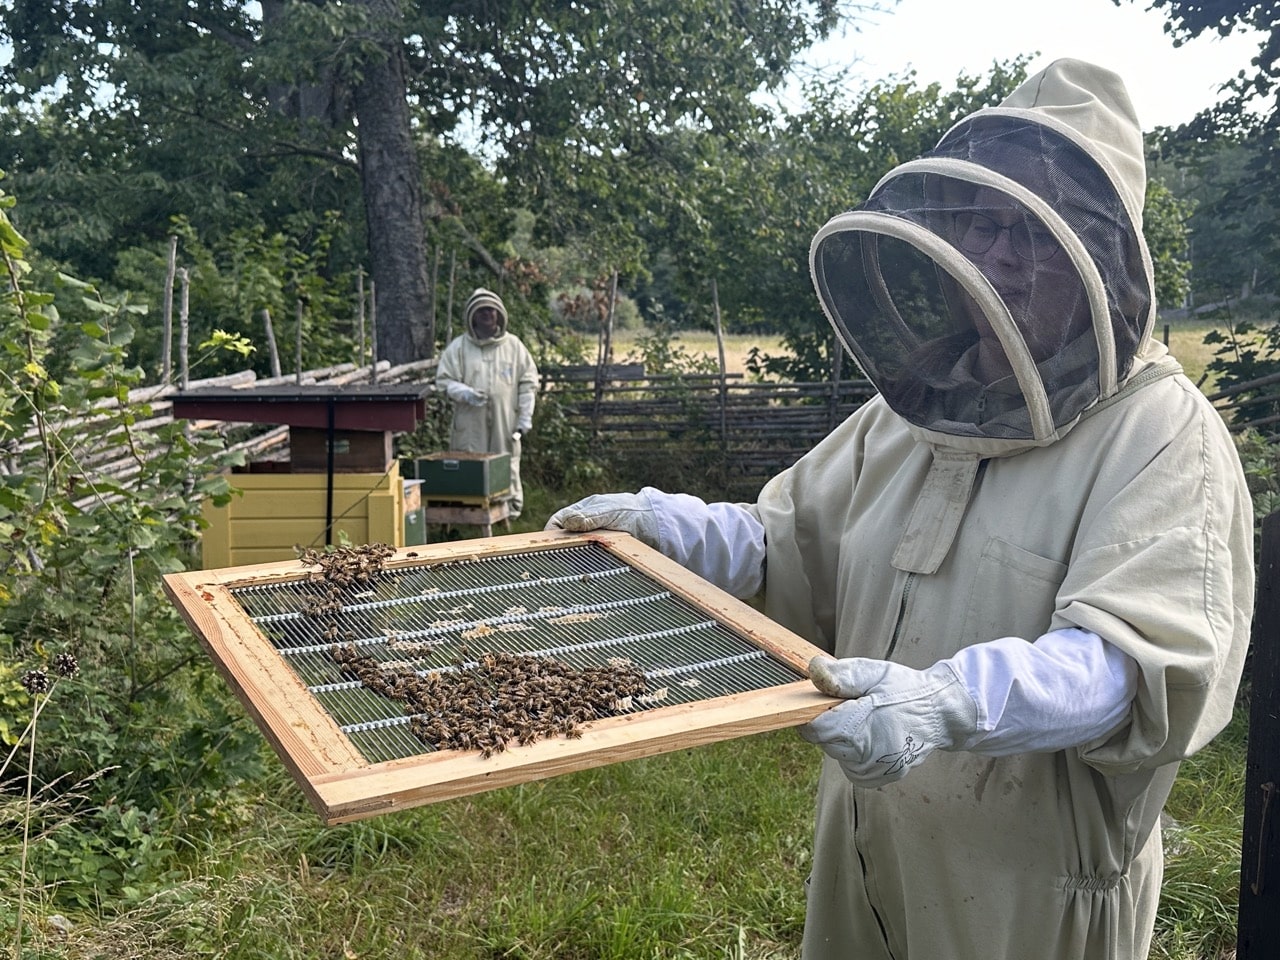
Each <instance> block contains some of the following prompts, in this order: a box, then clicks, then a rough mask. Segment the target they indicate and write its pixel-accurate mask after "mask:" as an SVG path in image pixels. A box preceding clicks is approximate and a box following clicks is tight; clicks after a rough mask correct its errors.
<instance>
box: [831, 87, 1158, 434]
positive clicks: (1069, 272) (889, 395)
mask: <svg viewBox="0 0 1280 960" xmlns="http://www.w3.org/2000/svg"><path fill="white" fill-rule="evenodd" d="M1033 114H1034V111H1031V110H1022V111H1008V112H1001V111H999V110H992V111H983V112H980V113H978V114H975V115H973V116H972V117H970V118H969V119H967V120H965V121H962V122H961V123H960V124H958V125H957V126H956V127H954V128H953V129H952V130H951V131H950V132H949V133H948V134H947V135H946V136H945V137H944V138H943V139H942V141H941V142H940V143H939V144H938V146H937V148H936V149H935V150H933V151H932V152H931V153H929V154H928V155H926V156H925V157H922V158H921V159H919V160H915V161H912V162H910V163H907V164H903V165H902V166H900V167H898V168H897V169H895V170H894V171H892V172H891V173H890V174H889V175H888V176H886V177H885V178H884V179H883V180H882V181H881V182H880V183H879V184H878V185H877V186H876V188H875V190H873V191H872V194H871V196H870V198H869V199H868V200H867V201H866V203H864V204H863V205H862V206H861V207H859V208H858V209H856V210H853V211H850V212H848V213H845V214H841V215H840V216H838V217H836V218H834V219H833V220H832V221H830V222H829V223H828V224H827V225H826V226H825V227H823V228H822V230H820V231H819V233H818V235H817V236H816V237H815V238H814V242H813V248H812V255H811V259H812V269H813V276H814V282H815V285H816V286H817V289H818V294H819V296H820V298H821V300H822V303H823V306H824V308H825V309H826V312H827V315H828V317H829V318H830V320H831V322H832V324H833V326H834V327H835V329H836V332H837V333H838V334H839V336H840V338H841V340H842V341H843V343H844V345H845V347H846V348H847V349H848V350H849V351H850V353H852V354H853V355H854V357H855V358H856V359H857V360H858V362H859V364H860V365H861V366H862V369H863V371H864V372H865V373H866V375H867V377H868V378H869V379H870V380H871V381H872V382H873V383H875V385H876V386H877V387H878V388H879V389H880V391H881V393H882V394H883V395H884V398H885V400H886V401H887V402H888V404H889V406H890V407H892V408H893V409H894V410H895V411H896V412H897V413H899V414H900V415H901V416H902V417H904V418H905V419H906V420H907V421H909V422H910V423H913V424H915V425H917V426H918V427H921V428H924V429H926V430H929V431H933V432H936V433H940V434H945V435H947V436H950V437H973V438H982V439H992V440H1010V441H1024V442H1025V441H1030V442H1033V443H1034V442H1047V441H1049V440H1051V439H1053V438H1054V437H1056V436H1057V435H1059V434H1060V432H1061V431H1062V430H1063V429H1064V428H1066V427H1068V426H1069V425H1070V424H1071V423H1073V422H1074V421H1075V420H1076V419H1077V418H1078V417H1079V416H1080V414H1081V413H1082V412H1083V411H1084V410H1085V409H1087V408H1088V407H1089V406H1090V405H1092V404H1093V403H1095V402H1096V401H1097V400H1098V399H1099V398H1101V397H1106V396H1109V395H1110V394H1112V393H1114V392H1115V390H1116V389H1117V385H1118V384H1120V383H1122V382H1123V381H1124V379H1125V377H1126V376H1127V375H1128V373H1129V371H1130V369H1131V367H1132V365H1133V360H1134V356H1135V354H1136V353H1137V351H1138V349H1139V346H1140V344H1141V342H1142V340H1143V338H1144V337H1145V335H1146V330H1147V327H1148V325H1149V322H1150V315H1151V312H1152V310H1153V307H1154V304H1153V298H1152V294H1151V281H1150V271H1149V262H1150V261H1149V257H1148V255H1147V253H1146V248H1145V246H1144V244H1143V241H1142V238H1141V230H1140V225H1139V224H1136V223H1135V222H1134V219H1133V217H1132V216H1131V214H1130V213H1129V212H1128V211H1127V210H1126V207H1125V203H1124V200H1123V197H1122V194H1121V192H1120V190H1119V189H1118V186H1117V184H1116V183H1115V182H1113V179H1112V177H1111V176H1110V175H1109V173H1108V169H1109V168H1108V167H1107V166H1106V165H1105V164H1104V163H1101V162H1100V161H1099V160H1098V159H1097V158H1096V157H1095V156H1094V155H1093V154H1092V153H1091V152H1090V150H1089V149H1088V144H1087V141H1084V142H1082V140H1081V138H1078V137H1072V136H1069V135H1068V134H1067V133H1066V132H1063V131H1062V130H1060V129H1058V128H1057V126H1056V125H1054V124H1046V123H1040V122H1037V121H1036V119H1035V118H1034V116H1033Z"/></svg>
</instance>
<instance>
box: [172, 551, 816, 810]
mask: <svg viewBox="0 0 1280 960" xmlns="http://www.w3.org/2000/svg"><path fill="white" fill-rule="evenodd" d="M584 542H590V543H595V544H599V545H601V546H603V547H605V548H606V549H607V550H608V551H609V553H610V554H612V555H613V556H615V557H616V558H617V559H619V560H620V561H622V562H624V563H626V564H628V565H630V566H631V567H632V568H633V569H635V570H637V571H638V572H640V573H642V574H644V575H646V576H648V577H650V578H651V579H653V580H655V581H657V582H658V583H660V584H661V585H662V586H663V587H664V588H665V589H667V590H669V591H670V592H671V593H672V594H674V595H676V596H679V597H681V598H683V599H684V600H685V601H687V602H689V603H690V604H692V605H693V606H694V607H696V608H697V609H699V610H700V611H702V613H703V614H705V615H706V616H707V617H708V618H710V619H714V620H716V621H719V622H720V623H721V624H722V625H724V626H725V627H727V628H728V629H729V630H731V631H732V632H733V633H735V634H736V635H737V636H739V637H741V638H742V639H744V640H746V641H747V642H749V643H750V644H752V645H753V646H755V647H757V648H759V649H761V650H763V651H765V652H767V653H769V654H770V655H772V656H773V657H774V658H775V659H777V660H780V661H782V662H783V663H785V664H787V665H788V666H789V667H791V668H793V669H794V670H796V671H797V672H798V673H799V674H800V675H801V676H807V671H808V663H809V660H810V659H811V658H812V657H813V656H815V655H817V654H818V653H820V652H821V651H820V650H818V649H817V648H816V647H814V646H813V645H811V644H809V643H808V642H807V641H805V640H803V639H802V638H801V637H799V636H797V635H795V634H793V633H791V632H790V631H787V630H785V629H784V628H782V627H780V626H779V625H778V624H776V623H774V622H773V621H771V620H769V619H768V618H767V617H765V616H764V615H763V614H762V613H760V612H759V611H757V610H755V609H753V608H752V607H750V606H748V605H747V604H745V603H743V602H741V601H739V600H736V599H734V598H733V597H731V596H729V595H728V594H726V593H724V592H723V591H721V590H719V589H717V588H716V587H714V586H712V585H711V584H709V583H707V582H706V581H704V580H702V579H700V578H698V577H696V576H694V575H693V574H691V573H690V572H689V571H688V570H685V569H684V568H683V567H681V566H679V565H678V564H676V563H674V562H673V561H671V560H668V559H667V558H666V557H664V556H662V555H661V554H660V553H658V552H657V551H655V550H652V549H650V548H648V547H646V546H644V545H643V544H641V543H640V542H639V541H637V540H635V539H633V538H631V537H629V536H627V535H625V534H621V533H614V532H612V531H597V532H593V533H589V534H566V533H563V532H560V531H550V532H540V533H528V534H513V535H508V536H503V537H496V538H491V539H485V540H469V541H454V542H451V543H442V544H431V545H427V546H417V547H405V548H402V549H400V550H397V551H396V552H395V555H394V556H392V557H391V558H390V559H388V560H387V561H386V562H385V564H384V567H383V569H385V570H394V569H395V568H396V567H401V566H412V565H421V564H423V563H424V562H443V561H455V560H471V559H483V558H485V557H488V556H495V555H510V554H516V553H524V552H529V551H537V550H545V549H551V548H557V547H564V546H570V545H573V544H575V543H584ZM310 572H311V568H308V567H304V566H302V565H301V564H300V563H299V562H298V561H289V562H281V563H267V564H257V565H254V566H246V567H233V568H226V569H221V570H198V571H190V572H186V573H178V574H170V575H168V576H166V577H165V578H164V585H165V591H166V593H167V594H168V595H169V597H170V598H171V599H172V600H173V602H174V603H175V605H176V606H177V607H178V609H179V610H180V611H181V613H182V616H183V618H184V619H185V620H186V622H187V623H188V625H189V626H190V627H191V629H192V630H193V631H194V632H195V634H196V635H197V637H199V639H200V641H201V642H202V643H203V645H204V646H205V648H206V649H207V651H208V653H209V654H210V656H211V657H212V658H213V660H214V662H215V663H216V664H217V666H218V668H219V669H220V671H221V672H222V674H223V675H224V676H225V677H226V679H227V681H228V683H229V684H230V685H231V687H232V689H233V690H234V692H235V693H236V694H237V696H238V697H239V698H240V700H241V701H242V702H243V703H244V705H245V707H246V708H247V709H248V711H249V713H250V714H251V715H252V716H253V719H254V721H255V722H256V723H257V725H258V726H259V728H260V729H261V730H262V732H263V734H264V735H265V736H266V737H267V739H268V741H269V742H270V743H271V745H272V746H273V747H274V748H275V750H276V752H277V753H278V754H279V755H280V758H281V759H282V760H283V761H284V763H285V766H286V767H287V768H288V769H289V771H290V773H291V774H292V775H293V777H294V778H295V779H296V780H297V782H298V784H299V786H301V788H302V789H303V791H304V792H305V794H306V795H307V797H308V799H309V800H310V802H311V803H312V805H313V806H314V807H315V809H316V811H317V812H318V813H319V815H320V817H321V818H322V819H323V820H324V821H325V822H326V823H329V824H336V823H343V822H347V821H352V820H359V819H363V818H366V817H371V816H375V815H377V814H382V813H388V812H391V811H395V810H403V809H407V808H410V807H414V806H419V805H422V804H426V803H433V802H436V801H439V800H445V799H450V798H453V797H459V796H464V795H467V794H471V793H478V792H481V791H485V790H491V789H495V788H499V787H504V786H509V785H514V784H517V783H522V782H525V781H529V780H537V779H543V778H546V777H552V776H556V775H558V774H562V773H569V772H572V771H575V770H581V769H586V768H588V767H594V766H601V765H605V764H609V763H615V762H618V761H621V760H630V759H635V758H637V757H645V756H652V755H655V754H659V753H664V752H668V751H672V750H681V749H685V748H688V747H694V746H699V745H702V744H707V743H713V742H716V741H720V740H727V739H732V738H734V737H741V736H745V735H748V734H752V733H760V732H763V731H766V730H774V729H779V728H783V727H790V726H796V725H798V724H801V723H805V722H807V721H809V720H811V719H813V718H814V717H815V716H817V715H818V714H820V713H821V712H823V711H824V710H826V709H828V708H829V707H830V706H832V705H833V704H834V703H835V702H837V701H833V700H832V699H830V698H828V697H825V696H823V695H821V694H819V693H818V692H817V690H815V689H814V687H813V686H812V685H811V684H810V683H809V682H808V681H807V680H801V681H798V682H795V683H788V684H784V685H781V686H774V687H769V688H766V689H762V690H754V691H748V692H745V693H735V694H732V695H727V696H720V697H716V698H713V699H708V700H701V701H698V702H694V703H681V704H671V705H662V706H656V707H652V708H649V709H646V710H643V711H639V712H634V713H627V714H623V715H619V716H614V717H609V718H606V719H602V720H598V721H593V722H591V723H589V724H587V725H586V726H585V727H584V729H583V735H582V736H581V737H580V738H577V739H569V738H565V737H555V738H552V739H544V740H539V741H536V742H534V743H532V744H529V745H526V746H517V747H512V748H511V749H508V750H506V751H504V752H501V753H496V754H494V755H492V756H490V757H482V756H481V754H480V753H479V752H478V751H459V750H442V751H437V752H432V753H426V754H424V755H421V756H415V757H409V758H403V759H396V760H390V761H384V762H381V763H369V762H367V761H366V760H365V759H364V758H363V757H362V756H361V754H360V753H359V752H357V750H356V749H355V747H354V746H353V745H352V744H351V742H350V741H349V740H348V739H347V737H346V735H345V734H344V733H343V732H342V730H341V729H339V727H338V725H337V724H336V723H335V722H334V720H333V718H332V717H331V716H330V715H329V714H328V713H327V712H326V711H325V710H324V708H323V707H322V706H321V705H320V703H319V702H318V701H317V700H316V698H315V697H314V696H313V695H312V694H311V692H310V691H309V690H308V689H307V687H306V686H305V685H304V684H303V683H302V681H301V680H300V679H299V678H298V676H297V675H296V674H295V673H294V672H293V670H292V669H291V667H290V666H289V664H287V663H285V661H284V658H283V657H282V656H281V654H280V653H279V652H278V651H277V650H276V649H275V647H274V646H272V644H271V642H270V641H269V640H268V639H267V638H266V637H265V636H264V635H263V634H262V632H261V631H260V630H259V629H258V627H257V626H256V625H255V624H254V623H253V621H252V620H250V619H249V618H248V617H247V616H246V614H245V613H244V611H243V610H242V609H241V607H240V605H239V604H238V603H237V602H236V600H235V599H234V597H233V596H232V594H231V592H230V591H231V589H232V588H239V587H245V586H252V585H255V584H267V583H272V584H275V583H284V582H287V581H291V580H299V579H303V578H305V577H307V576H308V574H309V573H310Z"/></svg>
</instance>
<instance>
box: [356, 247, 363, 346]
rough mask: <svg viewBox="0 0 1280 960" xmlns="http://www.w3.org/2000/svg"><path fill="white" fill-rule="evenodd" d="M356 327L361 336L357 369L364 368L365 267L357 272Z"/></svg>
mask: <svg viewBox="0 0 1280 960" xmlns="http://www.w3.org/2000/svg"><path fill="white" fill-rule="evenodd" d="M356 304H357V306H356V327H357V332H358V334H359V343H360V345H359V347H358V348H357V352H356V367H357V368H359V367H363V366H364V267H363V266H361V267H359V268H357V270H356Z"/></svg>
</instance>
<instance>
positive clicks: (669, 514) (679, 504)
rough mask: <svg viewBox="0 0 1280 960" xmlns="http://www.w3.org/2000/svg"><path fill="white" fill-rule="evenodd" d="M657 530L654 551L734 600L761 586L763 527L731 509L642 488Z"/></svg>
mask: <svg viewBox="0 0 1280 960" xmlns="http://www.w3.org/2000/svg"><path fill="white" fill-rule="evenodd" d="M640 496H642V497H644V498H646V499H647V500H648V501H649V506H650V507H651V508H652V509H653V513H654V517H655V518H656V520H657V525H658V539H659V545H658V549H659V550H661V551H662V552H663V553H664V554H666V555H667V556H668V557H670V558H671V559H672V560H675V561H676V562H677V563H679V564H681V565H682V566H684V567H687V568H688V569H689V570H692V571H693V572H694V573H696V574H697V575H698V576H700V577H702V578H703V579H704V580H709V581H711V582H712V583H714V584H715V585H716V586H718V587H719V588H720V589H722V590H724V591H725V592H727V593H730V594H732V595H733V596H735V597H751V596H754V595H755V594H756V593H757V592H759V590H760V588H761V587H762V586H763V585H764V558H765V546H764V526H763V525H762V524H761V523H760V521H759V520H757V519H756V518H755V517H754V516H752V515H751V514H750V513H749V512H747V510H746V509H745V508H744V507H740V506H738V505H737V504H736V503H707V502H705V501H703V500H700V499H698V498H697V497H693V496H690V495H689V494H687V493H663V492H662V491H661V490H658V489H655V488H654V487H645V488H644V489H643V490H641V491H640Z"/></svg>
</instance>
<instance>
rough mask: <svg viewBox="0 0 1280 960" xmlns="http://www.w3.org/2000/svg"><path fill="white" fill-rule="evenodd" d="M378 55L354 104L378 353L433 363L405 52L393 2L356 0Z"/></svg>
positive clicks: (392, 358) (365, 68)
mask: <svg viewBox="0 0 1280 960" xmlns="http://www.w3.org/2000/svg"><path fill="white" fill-rule="evenodd" d="M362 2H363V3H364V5H365V6H366V7H367V8H368V9H369V11H370V14H371V20H372V23H373V29H374V37H373V39H374V41H375V42H376V43H377V45H378V47H379V48H380V50H381V54H382V55H377V54H375V55H373V56H371V57H370V58H369V59H368V60H367V61H366V62H365V63H364V65H363V68H362V79H361V81H360V83H358V84H357V85H356V89H355V104H356V118H357V122H358V127H357V134H358V136H359V146H360V183H361V188H362V190H363V193H364V210H365V221H366V229H367V231H368V246H369V258H370V263H369V275H370V277H371V279H372V281H373V289H374V290H375V291H376V297H377V300H376V309H377V317H378V341H377V342H378V351H379V354H380V356H378V357H375V358H374V360H375V362H376V361H377V360H379V359H383V360H387V361H389V362H390V363H391V365H392V366H398V365H400V364H403V363H409V362H411V361H413V360H423V359H426V358H428V357H430V356H431V354H432V346H433V345H432V344H431V343H430V342H429V341H428V339H427V336H426V325H425V323H424V320H425V318H426V314H427V305H428V293H427V255H426V244H425V241H424V237H423V220H422V177H421V174H420V172H419V168H418V156H417V153H416V152H415V150H414V143H413V134H412V131H411V128H410V125H409V105H408V102H407V100H406V97H405V79H404V50H403V47H402V43H401V32H400V30H399V29H398V26H399V24H400V22H401V15H400V14H399V12H398V9H399V7H398V4H397V3H396V2H395V0H362Z"/></svg>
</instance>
